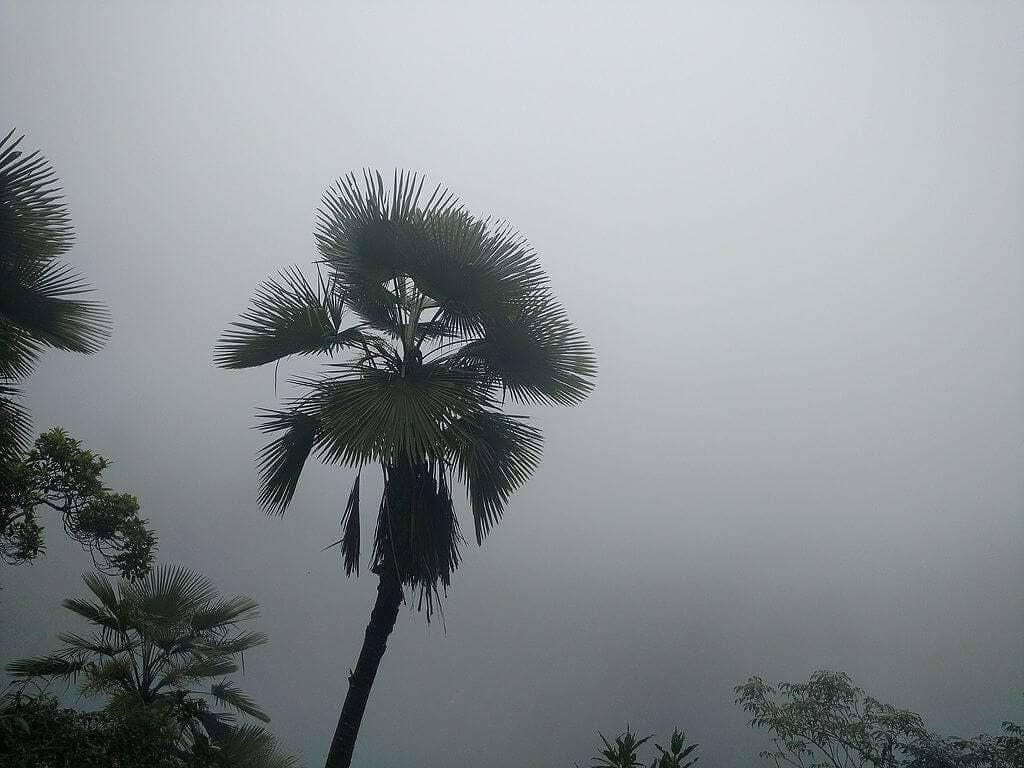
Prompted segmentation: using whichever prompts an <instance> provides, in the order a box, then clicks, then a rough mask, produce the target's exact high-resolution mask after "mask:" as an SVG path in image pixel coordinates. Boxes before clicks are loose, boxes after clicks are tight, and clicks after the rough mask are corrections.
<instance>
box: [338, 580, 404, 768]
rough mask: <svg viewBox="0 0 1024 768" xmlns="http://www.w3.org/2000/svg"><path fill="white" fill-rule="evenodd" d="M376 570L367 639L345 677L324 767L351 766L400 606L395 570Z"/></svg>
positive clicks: (340, 767) (343, 767) (398, 585)
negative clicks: (345, 686)
mask: <svg viewBox="0 0 1024 768" xmlns="http://www.w3.org/2000/svg"><path fill="white" fill-rule="evenodd" d="M378 570H379V575H380V583H379V584H378V586H377V600H376V602H374V604H373V611H372V612H371V613H370V623H369V624H367V625H366V637H365V639H364V640H363V649H362V650H361V651H360V652H359V661H357V662H356V668H355V670H354V671H353V672H352V674H351V675H350V676H349V678H348V694H346V696H345V704H344V705H343V706H342V708H341V716H340V717H339V718H338V727H337V728H336V729H335V731H334V739H333V740H332V741H331V751H330V753H328V755H327V765H326V768H349V766H351V764H352V752H353V750H354V749H355V746H356V736H357V735H358V734H359V724H360V723H361V722H362V720H363V712H364V711H365V710H366V701H367V699H369V698H370V688H372V687H373V680H374V678H375V677H376V676H377V667H378V666H380V660H381V657H382V656H383V655H384V650H385V649H386V648H387V640H388V636H389V635H390V634H391V630H393V629H394V628H395V621H396V620H397V619H398V608H399V606H400V605H401V604H402V585H401V583H400V582H399V580H398V577H397V575H396V574H395V569H394V568H393V567H388V566H387V565H384V566H383V567H381V568H380V569H378Z"/></svg>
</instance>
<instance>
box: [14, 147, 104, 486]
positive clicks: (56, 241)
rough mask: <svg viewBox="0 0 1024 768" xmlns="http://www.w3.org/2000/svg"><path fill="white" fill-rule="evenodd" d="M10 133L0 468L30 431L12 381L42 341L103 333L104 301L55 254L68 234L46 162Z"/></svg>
mask: <svg viewBox="0 0 1024 768" xmlns="http://www.w3.org/2000/svg"><path fill="white" fill-rule="evenodd" d="M13 135H14V131H13V130H12V131H11V132H10V133H8V134H7V135H6V136H5V137H4V138H3V139H0V469H2V468H3V467H2V465H3V464H4V463H6V462H7V461H9V460H11V459H12V458H14V457H16V456H17V455H19V454H20V452H21V451H23V450H24V449H25V448H26V447H27V443H28V437H29V419H28V414H27V413H26V412H25V411H24V409H23V408H22V407H21V406H20V405H19V404H18V402H17V400H16V399H15V398H16V397H17V396H18V395H19V389H18V388H17V387H16V386H15V384H14V382H16V381H18V380H20V379H23V378H25V377H26V376H27V375H28V374H29V373H31V371H32V369H33V367H34V366H35V362H36V360H37V358H38V357H39V355H40V354H41V353H42V351H43V349H45V348H46V347H54V348H56V349H63V350H67V351H71V352H81V353H84V354H89V353H91V352H95V351H96V350H98V349H99V348H100V347H101V346H103V343H104V342H105V341H106V338H107V335H108V333H109V321H108V317H107V313H106V310H105V309H104V307H103V306H102V305H101V304H98V303H96V302H93V301H88V300H85V299H83V298H82V295H83V294H85V293H87V292H88V290H89V288H88V286H87V285H86V283H85V282H84V281H83V280H82V278H81V277H79V276H78V275H77V274H76V273H75V272H74V271H73V270H72V269H71V267H70V266H68V265H67V264H65V263H64V262H63V261H61V260H60V257H61V256H62V255H63V254H64V253H66V252H67V251H68V250H69V249H70V248H71V244H72V242H73V240H74V234H73V232H72V229H71V220H70V218H69V217H68V211H67V207H66V206H65V204H64V200H63V196H62V195H61V194H60V188H59V187H58V186H57V183H58V182H57V179H56V176H55V174H54V171H53V168H52V167H51V166H50V164H49V163H48V162H47V160H46V158H45V157H43V156H42V155H40V154H39V152H38V151H36V152H31V153H29V154H27V155H26V154H24V153H23V152H21V151H20V150H19V149H18V145H19V144H20V143H21V141H22V139H23V138H24V137H19V138H18V139H14V140H12V137H13Z"/></svg>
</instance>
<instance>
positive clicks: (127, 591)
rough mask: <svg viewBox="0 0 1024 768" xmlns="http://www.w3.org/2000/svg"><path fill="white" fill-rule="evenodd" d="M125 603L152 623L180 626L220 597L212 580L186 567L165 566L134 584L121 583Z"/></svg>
mask: <svg viewBox="0 0 1024 768" xmlns="http://www.w3.org/2000/svg"><path fill="white" fill-rule="evenodd" d="M120 591H121V596H122V601H123V603H125V604H130V605H131V606H132V608H133V609H134V610H135V611H136V612H137V614H138V615H139V616H141V617H145V618H147V619H148V620H149V621H150V622H157V623H160V622H166V623H172V624H174V623H177V622H178V621H180V620H182V619H183V618H184V617H191V616H192V615H193V614H194V613H195V612H197V611H199V610H202V609H205V608H208V606H209V604H210V602H211V601H212V600H214V599H215V598H216V596H217V590H216V589H215V588H214V586H213V584H212V583H210V580H209V579H207V578H206V577H205V576H203V575H202V574H199V573H196V572H195V571H193V570H192V569H191V568H186V567H185V566H180V565H174V566H168V565H162V566H160V567H158V568H154V569H153V570H152V571H150V572H149V573H147V574H146V575H145V576H144V577H142V578H141V579H139V580H138V581H134V582H122V584H121V590H120Z"/></svg>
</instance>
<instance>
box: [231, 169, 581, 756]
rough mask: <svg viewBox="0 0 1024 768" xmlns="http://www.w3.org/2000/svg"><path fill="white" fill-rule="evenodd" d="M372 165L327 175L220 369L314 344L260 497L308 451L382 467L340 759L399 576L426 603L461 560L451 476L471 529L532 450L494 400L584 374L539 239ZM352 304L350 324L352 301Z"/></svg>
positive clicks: (485, 527) (567, 384)
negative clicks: (290, 257) (365, 617)
mask: <svg viewBox="0 0 1024 768" xmlns="http://www.w3.org/2000/svg"><path fill="white" fill-rule="evenodd" d="M422 189H423V181H422V179H421V178H419V177H417V176H416V175H415V174H406V173H404V172H402V173H396V174H395V177H394V182H393V184H392V186H391V188H390V189H387V188H386V187H385V184H384V182H383V179H382V178H381V176H380V174H379V173H370V172H364V173H363V178H362V183H360V181H359V179H357V178H356V176H355V175H354V174H350V175H348V176H346V177H345V178H343V179H341V180H339V181H338V183H337V184H336V185H335V186H334V187H333V188H331V189H330V190H328V192H327V193H326V194H325V195H324V197H323V201H322V202H323V205H322V207H321V209H320V211H319V222H318V225H317V228H316V233H315V236H316V241H317V245H318V248H319V252H320V259H319V260H318V278H317V279H316V280H315V281H309V280H307V279H306V278H305V277H304V276H303V274H302V273H301V272H300V271H299V270H298V269H297V268H294V267H292V268H289V269H286V270H284V271H283V272H281V273H280V275H279V277H277V278H274V279H269V280H267V281H265V282H264V283H263V284H262V285H261V286H260V287H259V288H258V289H257V291H256V295H255V298H254V299H253V302H252V305H251V306H250V308H249V309H248V310H247V311H246V312H245V313H244V314H243V315H242V316H241V318H240V321H239V322H237V323H235V324H234V325H233V326H232V327H231V328H229V329H228V330H227V331H226V332H225V334H224V335H223V337H222V338H221V340H220V343H219V345H218V348H217V353H216V362H217V363H218V364H219V365H220V366H222V367H225V368H248V367H251V366H257V365H265V364H268V363H274V362H276V361H278V360H281V359H282V358H285V357H288V356H290V355H313V354H322V355H326V356H327V357H328V358H329V359H331V362H330V364H329V365H328V367H327V368H326V370H321V371H320V372H319V373H317V374H313V375H309V376H305V377H301V378H298V379H295V380H294V384H295V385H296V386H297V387H298V390H299V394H298V395H296V396H295V397H292V398H291V399H289V400H288V401H287V402H286V403H285V407H284V408H283V409H280V410H269V411H264V412H263V413H262V414H261V421H260V425H259V428H260V429H261V430H262V431H263V432H265V433H267V434H270V435H274V438H273V439H272V441H271V442H270V443H269V444H268V445H267V446H266V447H265V448H264V449H263V451H262V452H261V454H260V457H259V468H260V478H261V490H260V496H259V499H260V502H261V503H262V505H263V506H264V508H265V509H266V510H267V511H268V512H269V513H275V514H282V513H283V512H284V510H285V508H286V507H287V506H288V504H289V502H290V501H291V499H292V496H293V494H294V493H295V488H296V484H297V483H298V480H299V475H300V473H301V471H302V468H303V466H304V465H305V463H306V460H307V459H308V457H309V456H310V454H312V453H315V454H316V455H317V456H318V457H319V458H320V459H322V460H323V461H325V462H327V463H331V464H340V465H345V466H349V467H353V468H355V469H357V470H358V469H360V468H362V467H364V466H366V465H371V464H377V465H379V466H380V467H381V470H382V472H383V476H384V492H383V495H382V498H381V501H380V505H379V508H378V512H377V516H376V517H377V519H376V526H375V529H374V534H373V544H372V554H371V556H370V570H371V571H372V572H373V573H374V574H375V575H376V576H377V578H378V580H379V584H378V587H377V598H376V602H375V603H374V606H373V610H372V612H371V614H370V622H369V624H368V626H367V628H366V636H365V639H364V641H363V647H362V650H361V652H360V654H359V659H358V661H357V662H356V666H355V670H354V671H353V672H352V674H351V675H350V677H349V687H348V693H347V695H346V697H345V702H344V704H343V706H342V710H341V716H340V718H339V720H338V726H337V729H336V731H335V734H334V739H333V740H332V742H331V747H330V753H329V755H328V758H327V765H328V766H329V767H330V768H338V767H339V766H341V767H345V768H347V766H349V765H350V763H351V760H352V752H353V749H354V746H355V741H356V736H357V733H358V730H359V724H360V722H361V720H362V717H363V712H364V710H365V708H366V702H367V699H368V697H369V694H370V688H371V686H372V684H373V680H374V677H375V676H376V673H377V668H378V665H379V664H380V660H381V657H382V656H383V654H384V650H385V645H386V642H387V639H388V636H389V635H390V634H391V631H392V629H393V628H394V625H395V621H396V618H397V615H398V610H399V606H400V604H401V603H402V601H403V599H404V590H406V589H408V590H410V591H411V592H412V594H413V599H415V600H416V602H417V604H418V606H419V607H420V608H426V610H427V613H428V616H429V614H430V612H431V611H432V610H433V608H434V606H435V604H436V601H437V599H438V598H439V596H440V591H439V588H440V589H442V590H443V589H446V588H447V587H448V584H449V581H450V578H451V573H452V571H454V570H455V569H456V568H457V567H458V565H459V558H460V544H461V543H463V539H462V537H461V535H460V532H459V523H458V519H457V516H456V513H455V509H454V505H453V502H452V492H451V489H452V483H453V481H454V480H458V481H460V482H462V483H464V484H465V486H466V488H467V491H468V496H469V502H470V504H469V507H470V511H471V515H472V520H473V527H474V531H475V533H476V539H477V543H480V542H481V540H482V539H483V538H484V536H485V535H486V534H487V532H488V531H489V530H490V529H491V527H492V526H494V525H495V524H496V523H497V522H498V520H499V519H500V517H501V514H502V510H503V508H504V506H505V504H506V502H507V501H508V499H509V496H510V495H511V493H512V492H513V491H514V490H515V489H516V488H517V487H518V486H519V485H520V484H522V483H523V482H524V481H525V480H526V479H527V477H528V476H529V475H530V473H531V472H532V471H533V469H534V468H535V467H536V466H537V463H538V461H539V459H540V455H541V443H542V441H541V434H540V432H539V431H538V430H537V429H535V428H534V427H532V426H530V425H529V423H528V422H527V419H526V418H525V417H523V416H514V415H509V414H506V413H504V412H503V410H502V408H503V406H504V404H505V402H506V401H511V402H518V403H527V404H534V405H538V404H559V405H573V404H576V403H578V402H580V401H581V400H583V398H585V397H586V396H587V394H588V393H589V392H590V390H591V388H592V386H593V378H594V375H595V372H596V364H595V360H594V356H593V353H592V351H591V348H590V346H589V345H588V344H587V342H586V341H585V340H584V339H583V337H582V336H581V334H580V333H579V332H578V331H577V330H576V329H575V328H574V326H573V325H572V323H571V322H570V321H569V319H568V317H567V316H566V313H565V311H564V310H563V309H562V307H561V306H560V305H559V304H558V302H557V301H556V300H555V298H554V296H553V294H552V292H551V289H550V286H549V283H548V279H547V277H546V275H545V274H544V272H543V270H542V269H541V268H540V266H539V264H538V261H537V257H536V254H535V253H534V251H533V250H532V249H531V248H530V246H529V245H528V244H527V242H526V240H525V239H524V238H523V237H522V236H521V235H519V234H518V233H516V232H515V230H513V229H512V228H511V227H510V226H509V225H508V224H506V223H504V222H494V221H492V220H490V219H483V220H482V219H479V218H476V217H475V216H473V215H471V214H470V213H469V212H468V211H467V210H466V208H465V207H464V206H463V205H462V204H460V203H459V202H458V201H457V200H456V198H455V197H454V196H453V195H452V194H451V193H449V192H448V191H447V190H444V189H442V188H441V187H438V188H437V189H435V190H434V192H433V194H431V195H430V196H429V199H426V201H425V202H421V201H422V199H423V197H424V195H423V194H422ZM351 315H354V318H353V319H352V320H351V321H349V320H348V318H349V316H351ZM361 540H362V534H361V523H360V508H359V475H358V474H357V475H356V478H355V482H354V483H353V486H352V490H351V492H350V494H349V496H348V501H347V504H346V505H345V511H344V514H343V517H342V537H341V539H340V541H338V542H336V543H337V544H339V545H340V547H341V553H342V559H343V562H344V568H345V572H346V574H349V575H351V574H352V573H358V568H359V554H360V544H361Z"/></svg>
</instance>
